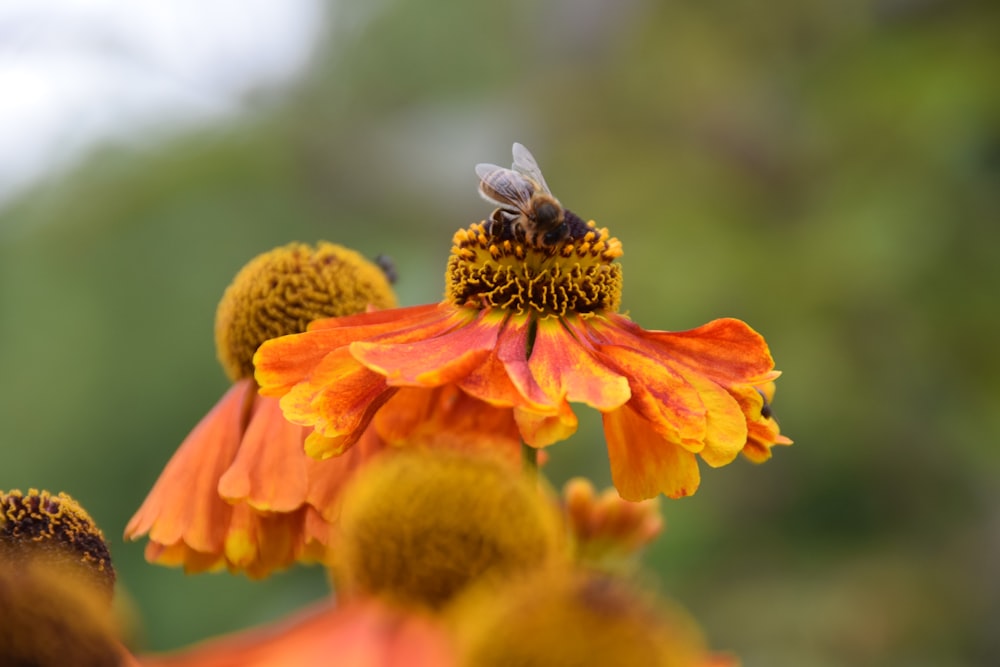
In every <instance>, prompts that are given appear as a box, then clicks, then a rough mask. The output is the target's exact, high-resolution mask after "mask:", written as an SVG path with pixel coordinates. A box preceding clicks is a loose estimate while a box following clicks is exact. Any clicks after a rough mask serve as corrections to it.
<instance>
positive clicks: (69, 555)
mask: <svg viewBox="0 0 1000 667" xmlns="http://www.w3.org/2000/svg"><path fill="white" fill-rule="evenodd" d="M3 560H10V562H13V563H17V562H25V563H27V562H29V561H38V560H45V561H46V562H48V563H52V564H55V565H67V566H70V567H73V568H79V569H78V571H81V572H83V573H84V574H85V576H87V577H88V578H91V579H93V580H95V581H96V583H97V584H98V585H99V586H100V587H101V588H104V589H105V590H106V591H107V593H108V596H109V597H110V595H111V593H112V591H113V588H114V584H115V571H114V568H113V567H112V565H111V554H110V553H109V552H108V545H107V543H106V542H105V541H104V534H103V533H102V532H101V530H100V528H98V527H97V525H96V524H95V523H94V521H93V519H91V518H90V515H88V514H87V512H86V511H85V510H84V509H83V508H82V507H80V505H79V504H78V503H77V502H76V501H75V500H73V499H72V498H71V497H69V496H68V495H66V494H65V493H60V494H59V495H52V494H51V493H49V492H48V491H38V490H37V489H30V490H29V491H28V493H27V494H23V493H21V492H20V491H18V490H13V491H11V492H10V493H3V492H2V491H0V561H3ZM81 566H82V567H81Z"/></svg>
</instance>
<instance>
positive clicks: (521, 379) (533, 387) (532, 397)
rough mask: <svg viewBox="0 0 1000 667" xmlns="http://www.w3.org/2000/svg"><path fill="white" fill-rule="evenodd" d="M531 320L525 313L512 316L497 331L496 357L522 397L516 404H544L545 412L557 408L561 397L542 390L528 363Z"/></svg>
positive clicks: (552, 411) (526, 405) (528, 405)
mask: <svg viewBox="0 0 1000 667" xmlns="http://www.w3.org/2000/svg"><path fill="white" fill-rule="evenodd" d="M529 333H530V320H529V318H528V316H527V315H523V316H511V317H508V318H507V323H506V324H505V325H504V328H503V330H502V331H501V332H500V337H499V339H498V340H497V346H496V358H497V359H498V360H499V361H500V362H501V363H502V364H503V366H504V369H505V370H506V371H507V377H508V378H510V381H511V383H512V384H513V385H514V387H515V388H516V389H517V392H518V394H520V395H521V396H522V397H523V398H524V400H523V401H519V402H518V403H516V404H515V405H517V406H519V407H523V408H532V409H533V408H534V407H535V406H541V407H543V411H544V412H545V413H546V414H549V415H551V414H553V413H555V412H556V411H557V410H560V409H561V408H560V407H559V402H560V399H558V398H557V399H553V397H552V396H550V395H549V394H547V393H546V392H545V390H543V389H542V388H541V387H540V386H539V384H538V382H537V381H536V380H535V376H534V375H533V374H532V372H531V368H530V366H529V365H528V340H529Z"/></svg>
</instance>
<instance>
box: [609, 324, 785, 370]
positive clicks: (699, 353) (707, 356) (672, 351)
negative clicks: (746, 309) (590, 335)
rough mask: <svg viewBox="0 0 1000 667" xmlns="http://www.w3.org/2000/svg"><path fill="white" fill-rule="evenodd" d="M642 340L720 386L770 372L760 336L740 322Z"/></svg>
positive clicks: (768, 356)
mask: <svg viewBox="0 0 1000 667" xmlns="http://www.w3.org/2000/svg"><path fill="white" fill-rule="evenodd" d="M616 317H620V316H616ZM643 337H644V338H647V339H649V340H652V341H655V342H656V343H657V344H659V345H660V346H662V349H663V353H664V354H666V355H668V356H669V357H670V358H672V359H675V360H676V361H678V362H680V363H683V364H685V365H687V366H690V367H691V368H694V369H697V370H698V371H700V372H702V373H704V374H706V375H708V376H710V377H713V378H716V379H720V380H723V382H722V383H723V384H724V383H725V382H726V381H728V382H747V381H751V380H755V379H760V378H763V377H771V376H772V371H773V370H774V360H773V359H772V358H771V352H770V350H769V349H768V347H767V343H766V342H765V341H764V337H763V336H761V335H760V334H759V333H757V332H756V331H754V330H753V329H751V328H750V326H749V325H748V324H747V323H746V322H743V321H742V320H737V319H733V318H722V319H718V320H713V321H711V322H709V323H707V324H703V325H702V326H700V327H697V328H695V329H690V330H688V331H681V332H667V331H646V332H644V336H643Z"/></svg>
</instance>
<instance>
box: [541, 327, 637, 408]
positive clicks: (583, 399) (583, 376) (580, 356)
mask: <svg viewBox="0 0 1000 667" xmlns="http://www.w3.org/2000/svg"><path fill="white" fill-rule="evenodd" d="M570 321H571V320H569V319H568V318H567V322H570ZM528 366H529V368H530V369H531V374H532V375H533V376H534V378H535V380H536V382H537V383H538V385H539V386H540V387H541V388H542V390H543V391H544V392H545V393H546V394H548V395H549V396H550V397H552V398H554V399H556V400H562V399H564V398H565V399H567V400H569V401H573V402H574V403H585V404H587V405H589V406H591V407H592V408H595V409H597V410H600V411H602V412H607V411H609V410H614V409H616V408H619V407H621V406H622V405H624V404H625V402H626V401H628V400H629V398H630V396H631V391H630V390H629V383H628V380H627V379H626V378H624V377H622V376H621V375H620V374H618V373H616V372H614V371H612V370H611V369H609V368H608V367H607V366H605V365H603V364H601V363H600V362H599V361H598V360H597V359H596V358H595V357H594V354H593V353H592V351H590V350H588V349H585V347H584V343H583V342H581V341H580V340H577V338H576V337H574V336H573V334H572V333H570V331H569V330H567V327H566V326H564V325H563V323H561V322H560V320H558V319H555V318H550V319H546V320H541V321H540V322H538V326H537V331H536V334H535V342H534V345H533V346H532V348H531V359H530V360H529V361H528Z"/></svg>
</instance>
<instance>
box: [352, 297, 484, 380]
mask: <svg viewBox="0 0 1000 667" xmlns="http://www.w3.org/2000/svg"><path fill="white" fill-rule="evenodd" d="M474 315H475V311H471V310H469V309H461V310H458V309H456V311H455V313H454V315H453V316H452V317H450V318H448V319H447V320H443V321H442V322H440V323H436V324H438V326H437V327H436V328H435V329H430V330H427V331H423V332H420V333H421V334H422V335H421V337H419V338H418V337H416V336H415V337H414V338H413V339H411V340H408V341H407V342H401V343H391V344H387V343H383V342H381V341H379V342H366V341H361V342H356V343H352V344H351V348H350V349H351V354H352V355H353V356H354V358H355V359H357V360H358V361H360V362H361V363H362V364H364V365H365V366H367V367H368V368H370V369H372V370H374V371H376V372H378V373H380V374H381V375H384V376H385V378H386V383H387V384H389V385H390V386H410V387H412V386H420V387H437V386H441V385H443V384H448V383H451V382H455V381H457V380H460V379H462V378H464V377H465V376H467V375H468V374H469V373H470V372H472V371H473V369H475V368H476V367H477V366H479V365H480V364H482V362H483V361H484V360H485V359H486V357H488V356H489V354H490V351H491V350H492V349H493V348H494V346H495V345H496V340H497V334H498V333H499V331H500V325H501V324H502V317H497V316H495V315H494V316H491V315H490V314H489V313H488V312H485V313H483V314H481V315H480V316H479V317H474Z"/></svg>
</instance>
